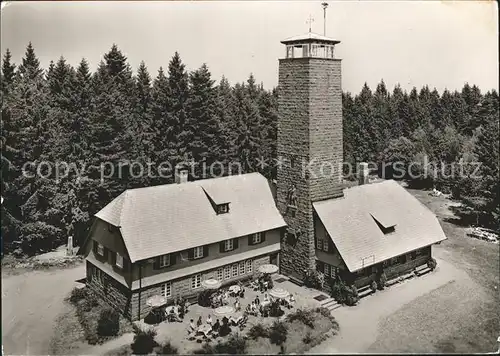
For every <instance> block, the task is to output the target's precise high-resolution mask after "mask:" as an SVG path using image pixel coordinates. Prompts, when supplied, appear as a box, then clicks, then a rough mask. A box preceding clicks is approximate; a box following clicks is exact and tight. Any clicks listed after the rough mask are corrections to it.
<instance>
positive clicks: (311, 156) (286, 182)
mask: <svg viewBox="0 0 500 356" xmlns="http://www.w3.org/2000/svg"><path fill="white" fill-rule="evenodd" d="M278 105H279V120H278V149H277V151H278V157H279V158H280V159H281V162H282V164H281V165H280V166H279V168H278V177H277V178H278V179H277V206H278V209H279V210H280V212H281V213H282V215H283V217H284V219H285V221H286V222H287V224H288V228H289V231H290V232H291V233H292V235H293V236H290V234H289V235H288V237H287V239H286V241H284V243H283V244H282V250H281V251H282V254H281V256H282V257H281V259H280V267H281V270H282V272H283V273H285V274H287V275H290V276H293V277H295V278H298V279H303V277H304V272H305V271H306V270H307V269H310V268H315V244H314V214H313V207H312V202H314V201H318V200H324V199H329V198H334V197H338V196H340V195H341V194H342V190H341V189H340V184H339V178H340V175H339V169H338V167H339V166H341V164H342V89H341V77H340V60H332V59H318V58H294V59H280V64H279V103H278ZM332 168H333V172H332V171H331V169H332ZM292 186H294V187H295V196H296V208H291V207H290V206H289V205H290V201H289V192H290V189H291V188H292ZM295 233H297V235H295ZM295 236H297V239H295Z"/></svg>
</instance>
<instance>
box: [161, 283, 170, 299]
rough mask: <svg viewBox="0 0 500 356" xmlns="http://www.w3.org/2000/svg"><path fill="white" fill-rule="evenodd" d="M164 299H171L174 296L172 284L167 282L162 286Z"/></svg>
mask: <svg viewBox="0 0 500 356" xmlns="http://www.w3.org/2000/svg"><path fill="white" fill-rule="evenodd" d="M161 295H162V297H170V296H171V295H172V283H170V282H167V283H165V284H162V285H161Z"/></svg>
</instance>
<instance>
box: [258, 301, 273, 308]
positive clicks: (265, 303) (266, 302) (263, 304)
mask: <svg viewBox="0 0 500 356" xmlns="http://www.w3.org/2000/svg"><path fill="white" fill-rule="evenodd" d="M270 304H271V301H270V300H264V301H262V302H260V305H262V306H263V307H265V306H268V305H270Z"/></svg>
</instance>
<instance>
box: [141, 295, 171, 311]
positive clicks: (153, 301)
mask: <svg viewBox="0 0 500 356" xmlns="http://www.w3.org/2000/svg"><path fill="white" fill-rule="evenodd" d="M165 304H167V299H166V298H165V297H162V296H161V295H153V296H152V297H151V298H149V299H148V300H147V301H146V305H148V306H150V307H151V308H159V307H161V306H163V305H165Z"/></svg>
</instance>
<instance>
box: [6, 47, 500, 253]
mask: <svg viewBox="0 0 500 356" xmlns="http://www.w3.org/2000/svg"><path fill="white" fill-rule="evenodd" d="M200 65H201V66H200V67H199V68H198V69H195V70H192V71H188V70H187V69H186V67H185V65H184V64H183V62H182V59H181V56H180V55H179V53H175V54H173V56H172V58H171V59H170V61H169V62H167V63H165V67H164V68H160V69H159V70H158V71H157V72H156V73H150V72H149V71H148V68H147V67H146V64H145V63H144V62H142V63H141V64H140V66H139V67H138V68H131V67H130V65H129V64H128V63H127V57H126V56H125V55H124V54H123V53H122V52H121V51H120V49H119V48H118V47H117V46H116V45H113V46H112V47H111V49H110V50H109V52H108V53H106V54H105V55H104V57H103V60H102V61H101V62H100V63H99V65H98V66H97V69H96V70H95V72H91V70H90V67H89V64H88V62H87V61H86V60H85V59H82V61H81V62H80V63H79V64H78V66H77V67H76V68H74V67H72V66H71V65H69V64H68V63H67V62H66V60H65V59H64V58H63V57H61V58H59V59H58V60H56V61H54V62H51V63H50V65H49V67H48V68H42V67H41V65H40V61H39V59H38V58H37V55H36V53H35V49H34V48H33V46H32V45H31V43H30V44H29V45H28V46H27V48H26V52H25V55H24V57H23V58H22V61H21V62H20V63H14V61H13V59H12V58H11V54H10V52H9V51H8V50H7V51H6V52H5V53H4V54H3V61H2V72H1V95H2V103H1V105H2V114H1V170H2V188H1V189H2V193H1V194H2V197H3V204H2V209H1V211H2V212H1V229H2V230H1V234H2V242H3V248H2V253H15V254H17V255H33V254H36V253H40V252H43V251H48V250H51V249H52V248H54V247H56V246H59V245H60V244H62V243H65V242H66V241H67V237H68V236H69V235H71V236H74V240H75V244H76V245H79V244H81V243H82V242H83V240H84V239H85V237H86V235H87V233H88V230H89V228H90V226H91V224H92V221H93V215H94V214H95V213H96V212H97V211H99V210H100V209H101V208H103V207H104V206H105V205H106V204H107V203H108V202H110V201H111V200H112V199H113V198H115V197H116V196H118V195H119V194H121V193H122V192H123V191H124V190H126V189H131V188H138V187H146V186H152V185H158V184H168V183H172V182H173V181H174V174H173V172H172V170H173V168H172V167H175V166H176V165H177V164H178V163H180V162H189V161H194V162H205V163H206V166H197V167H196V173H197V174H199V175H203V174H207V172H206V171H204V170H206V169H207V168H206V167H208V166H211V164H212V163H213V162H219V165H218V166H217V167H223V166H224V165H226V164H229V163H230V162H239V163H240V167H242V172H241V173H248V172H255V171H257V172H260V173H262V174H263V175H264V176H266V177H267V178H269V179H275V178H276V165H275V164H274V162H277V161H278V157H276V156H277V154H276V137H277V117H278V98H279V87H277V88H274V89H272V90H266V89H264V87H263V85H262V84H261V83H259V82H258V81H257V79H256V78H254V76H253V75H252V74H250V75H249V78H248V80H247V81H246V82H243V83H229V82H228V80H227V79H226V78H224V77H222V78H212V76H211V74H210V70H209V67H208V66H207V65H206V64H201V63H200ZM498 117H499V98H498V93H497V92H496V91H495V90H489V88H481V89H480V88H478V87H477V86H475V85H472V84H470V85H469V84H465V85H464V86H463V88H461V89H460V90H458V91H449V90H444V91H442V92H438V91H437V90H435V89H431V88H429V87H427V86H424V87H422V88H415V87H414V88H413V89H411V90H410V91H409V92H407V91H405V90H403V89H402V88H401V87H400V86H399V85H397V86H396V87H394V88H393V89H390V88H387V87H386V85H385V84H384V82H383V81H381V82H380V83H379V84H378V85H377V86H376V88H370V87H368V85H366V84H365V85H364V86H363V87H362V88H360V92H359V93H356V94H355V93H348V92H344V94H343V121H344V124H343V130H344V132H343V135H344V161H345V162H347V163H350V164H351V165H352V166H356V164H357V163H359V162H362V161H365V162H374V163H376V164H380V166H381V165H382V163H383V162H385V163H387V162H389V163H390V162H400V163H402V164H403V166H404V167H405V171H407V172H412V170H417V171H418V170H423V169H424V168H422V167H425V162H432V164H433V167H434V168H436V167H437V168H439V170H440V172H446V173H447V174H443V173H438V174H428V175H420V176H419V177H418V178H415V177H414V175H413V174H410V173H408V174H404V176H402V177H395V176H394V172H393V169H392V168H391V166H388V168H387V167H385V168H380V166H378V167H379V168H377V170H376V173H378V174H379V175H380V176H384V177H385V178H397V179H405V180H407V181H408V183H409V184H410V186H415V187H419V188H427V189H432V188H436V189H439V190H441V191H443V192H445V193H450V194H451V195H452V197H453V198H454V199H456V200H459V201H460V202H462V203H463V204H462V208H461V211H460V216H461V218H462V219H463V222H464V223H466V224H477V225H481V226H485V227H489V228H498V225H497V224H498V217H499V186H498V182H499V170H498V163H499V148H498V139H499V125H498ZM103 162H106V165H105V168H106V169H108V170H112V171H114V172H117V171H119V172H120V173H121V174H115V175H112V176H111V175H110V177H111V178H109V179H105V180H103V179H102V167H103ZM148 162H149V163H148ZM151 162H154V163H155V164H151ZM160 162H163V163H165V162H166V163H168V164H165V165H164V166H163V167H162V169H163V171H164V173H163V174H162V175H161V176H160V175H159V174H158V172H157V170H158V169H159V166H158V164H157V163H160ZM414 162H420V163H423V164H420V165H412V163H414ZM146 166H147V167H149V169H150V172H149V174H139V173H140V172H137V170H140V169H142V168H140V167H146ZM212 166H213V165H212ZM410 166H411V167H410ZM117 167H122V168H125V169H121V170H118V169H116V168H117ZM415 167H416V168H415ZM442 167H445V168H444V169H441V168H442ZM219 169H222V168H219ZM458 170H460V174H452V173H454V172H455V171H457V172H458ZM165 171H166V172H167V173H170V174H165ZM216 173H217V172H216ZM218 173H221V174H228V172H227V170H226V171H225V172H218ZM455 173H456V172H455ZM476 176H480V178H479V179H478V178H476Z"/></svg>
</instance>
